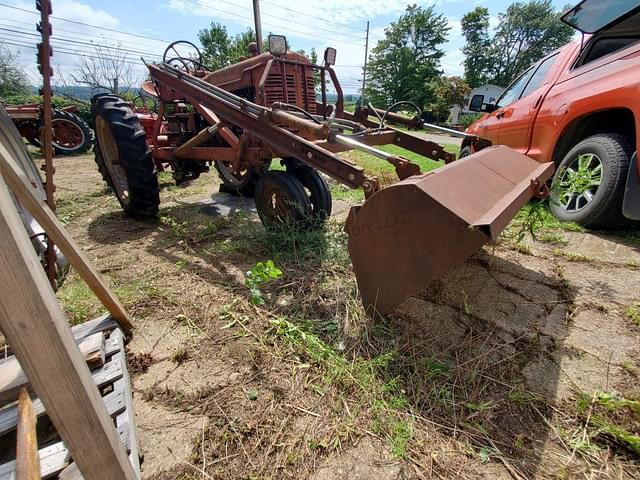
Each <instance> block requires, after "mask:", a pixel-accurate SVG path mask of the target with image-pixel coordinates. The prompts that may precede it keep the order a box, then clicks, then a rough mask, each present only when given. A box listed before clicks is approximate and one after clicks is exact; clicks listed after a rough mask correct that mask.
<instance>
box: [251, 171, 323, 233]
mask: <svg viewBox="0 0 640 480" xmlns="http://www.w3.org/2000/svg"><path fill="white" fill-rule="evenodd" d="M255 201H256V208H257V210H258V215H260V220H262V223H263V224H264V226H265V227H271V226H276V225H283V224H291V225H295V226H301V225H306V224H307V222H308V220H309V218H310V216H311V202H310V201H309V197H308V196H307V193H306V192H305V190H304V187H303V186H302V183H301V182H300V180H298V179H297V178H296V177H295V176H294V175H292V174H290V173H286V172H279V171H276V172H269V173H267V174H265V175H263V176H261V177H260V179H259V180H258V182H257V183H256V190H255Z"/></svg>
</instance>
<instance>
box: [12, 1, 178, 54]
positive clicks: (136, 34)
mask: <svg viewBox="0 0 640 480" xmlns="http://www.w3.org/2000/svg"><path fill="white" fill-rule="evenodd" d="M0 7H5V8H11V9H13V10H20V11H21V12H26V13H30V14H32V15H38V16H39V15H40V14H39V13H37V12H34V11H32V10H27V9H26V8H20V7H14V6H13V5H7V4H5V3H0ZM51 18H54V19H56V20H61V21H63V22H68V23H73V24H76V25H83V26H85V27H91V28H97V29H99V30H105V31H107V32H115V33H121V34H123V35H131V36H132V37H138V38H145V39H147V40H153V41H154V42H162V43H165V44H166V43H171V42H170V41H169V40H165V39H162V38H153V37H147V36H145V35H140V34H138V33H131V32H123V31H121V30H116V29H114V28H107V27H100V26H98V25H91V24H89V23H84V22H78V21H76V20H69V19H68V18H62V17H56V16H53V15H51Z"/></svg>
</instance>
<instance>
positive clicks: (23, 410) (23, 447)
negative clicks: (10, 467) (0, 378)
mask: <svg viewBox="0 0 640 480" xmlns="http://www.w3.org/2000/svg"><path fill="white" fill-rule="evenodd" d="M16 478H17V480H40V458H39V457H38V436H37V433H36V415H35V413H34V411H33V405H32V404H31V398H30V397H29V392H27V389H26V388H22V389H20V398H19V399H18V434H17V441H16Z"/></svg>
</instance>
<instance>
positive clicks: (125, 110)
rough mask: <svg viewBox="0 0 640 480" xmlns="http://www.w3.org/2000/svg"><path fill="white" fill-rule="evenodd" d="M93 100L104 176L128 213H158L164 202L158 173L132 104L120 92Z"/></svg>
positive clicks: (140, 215)
mask: <svg viewBox="0 0 640 480" xmlns="http://www.w3.org/2000/svg"><path fill="white" fill-rule="evenodd" d="M91 103H92V108H91V110H92V113H93V119H94V125H95V131H96V146H95V149H94V150H95V160H96V163H97V164H98V169H99V170H100V173H101V174H102V178H103V179H104V181H105V182H106V184H107V185H108V186H109V187H110V188H111V189H112V190H113V191H114V192H115V194H116V197H117V198H118V201H119V202H120V205H121V206H122V209H123V210H124V211H125V212H126V213H127V214H128V215H131V216H132V217H134V218H145V217H152V216H154V215H155V214H156V213H158V207H159V205H160V189H159V187H158V174H157V171H156V166H155V163H154V162H153V158H152V157H151V152H150V150H149V148H148V147H147V141H146V139H145V132H144V129H143V128H142V127H141V126H140V122H139V120H138V117H137V115H136V114H135V112H134V111H133V108H132V107H131V104H130V103H128V102H125V101H124V100H123V99H121V98H120V97H118V96H116V95H100V96H98V97H94V98H93V99H92V102H91Z"/></svg>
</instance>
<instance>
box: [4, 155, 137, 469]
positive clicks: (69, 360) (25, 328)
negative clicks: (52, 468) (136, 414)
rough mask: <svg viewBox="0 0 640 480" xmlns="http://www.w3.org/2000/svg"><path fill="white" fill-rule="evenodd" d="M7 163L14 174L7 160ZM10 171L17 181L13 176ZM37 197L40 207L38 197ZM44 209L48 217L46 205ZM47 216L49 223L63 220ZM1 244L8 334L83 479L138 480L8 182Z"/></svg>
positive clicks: (63, 236) (61, 237) (5, 322)
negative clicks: (16, 208)
mask: <svg viewBox="0 0 640 480" xmlns="http://www.w3.org/2000/svg"><path fill="white" fill-rule="evenodd" d="M0 157H5V158H4V160H7V159H8V156H7V152H6V149H5V148H4V147H3V146H0ZM0 164H4V165H5V168H4V169H5V170H7V168H6V166H7V162H6V161H4V162H0ZM8 170H12V173H13V174H14V176H15V171H13V169H11V168H9V169H8ZM3 175H5V173H4V172H3ZM10 175H11V172H10V173H9V176H10ZM19 180H21V179H19ZM14 183H15V182H14ZM23 187H24V185H23ZM15 192H16V190H14V193H15ZM29 198H31V200H32V203H33V200H34V199H33V197H32V196H31V197H29ZM23 203H26V202H23ZM36 203H37V202H36ZM37 207H38V208H40V209H41V210H42V207H41V205H37ZM49 213H50V211H49ZM45 217H46V218H47V221H49V222H51V221H52V220H55V218H51V217H48V216H45ZM43 218H44V217H43ZM39 221H40V220H39ZM40 223H41V224H43V222H40ZM54 224H55V225H57V223H56V222H54ZM43 226H44V225H43ZM54 240H56V243H58V244H62V242H59V241H58V240H63V241H68V239H66V236H65V235H62V236H60V238H59V239H58V238H56V239H54ZM0 245H2V251H3V254H2V255H0V284H2V295H1V296H0V330H2V332H3V333H4V335H5V337H6V338H7V341H8V343H9V344H11V348H13V351H14V352H15V355H16V357H18V360H19V361H20V365H21V366H22V368H23V369H24V371H25V373H26V374H27V376H28V378H29V380H30V382H31V385H32V386H33V389H34V391H35V392H36V393H37V394H38V397H39V398H40V399H41V400H42V403H43V404H44V406H45V407H46V409H47V414H48V415H49V418H50V419H51V421H52V422H53V425H54V426H55V427H56V430H57V431H58V433H59V435H60V437H61V438H62V440H63V441H64V444H65V445H66V446H67V448H68V449H69V452H70V453H71V456H72V457H73V459H74V461H75V462H76V463H77V464H78V468H79V469H80V471H81V472H82V475H83V477H84V478H85V479H86V480H134V479H136V478H138V474H137V473H135V472H134V470H133V468H132V466H131V464H130V463H129V459H128V458H127V454H126V452H125V451H124V448H123V447H122V445H121V444H120V439H119V438H118V433H117V431H116V429H115V428H114V425H113V421H112V420H111V417H109V414H108V413H107V410H106V408H105V406H104V403H103V402H102V398H101V397H100V393H99V391H98V389H97V388H96V386H95V384H94V383H93V379H92V378H91V372H90V371H89V369H88V368H87V365H86V362H85V361H84V359H83V357H82V354H81V353H80V350H79V349H78V346H77V345H76V342H75V340H74V338H73V335H72V333H71V329H70V328H69V325H68V324H67V320H66V318H65V315H64V312H63V311H62V309H61V308H60V305H59V304H58V300H57V298H56V296H55V293H54V292H53V290H52V288H51V285H50V284H49V282H48V280H47V277H46V275H45V273H44V270H43V269H42V265H41V264H40V261H39V259H38V257H37V256H36V253H35V251H34V250H33V247H32V245H31V242H30V240H29V236H28V235H27V232H26V230H25V229H24V226H23V224H22V220H21V219H20V217H19V215H18V213H17V212H16V210H15V206H14V204H13V200H12V198H11V196H10V194H9V191H8V188H7V186H6V185H5V183H4V180H0ZM65 253H66V252H65ZM66 255H67V257H69V254H68V253H66ZM114 317H115V318H116V319H117V317H116V316H115V315H114ZM103 368H104V367H103ZM41 465H42V464H41Z"/></svg>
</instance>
